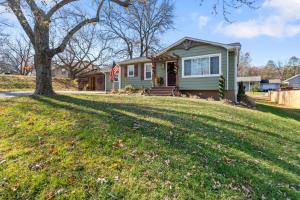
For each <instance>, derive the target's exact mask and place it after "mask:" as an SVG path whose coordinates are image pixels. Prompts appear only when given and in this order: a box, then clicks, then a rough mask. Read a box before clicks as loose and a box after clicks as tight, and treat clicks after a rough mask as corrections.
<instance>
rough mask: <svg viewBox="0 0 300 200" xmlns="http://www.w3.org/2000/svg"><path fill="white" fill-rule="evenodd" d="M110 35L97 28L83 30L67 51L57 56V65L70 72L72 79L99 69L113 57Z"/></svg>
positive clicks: (69, 44)
mask: <svg viewBox="0 0 300 200" xmlns="http://www.w3.org/2000/svg"><path fill="white" fill-rule="evenodd" d="M111 41H112V38H110V36H109V35H107V34H104V33H102V32H101V30H98V29H97V27H96V26H90V27H85V28H83V29H81V30H80V31H79V32H78V33H77V34H76V35H74V37H73V38H72V39H71V40H70V41H69V43H68V45H67V47H66V50H65V51H64V52H63V53H60V54H57V57H55V59H54V60H55V64H56V65H59V66H61V67H63V68H64V69H66V70H67V71H69V72H70V78H72V79H75V78H76V76H78V75H79V74H81V73H83V72H89V71H92V70H94V69H97V68H98V66H100V65H103V64H104V63H105V62H107V61H109V60H110V59H111V57H112V55H113V49H112V48H111V46H112V45H111Z"/></svg>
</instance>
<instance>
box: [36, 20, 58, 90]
mask: <svg viewBox="0 0 300 200" xmlns="http://www.w3.org/2000/svg"><path fill="white" fill-rule="evenodd" d="M51 61H52V55H50V52H49V28H48V27H45V26H36V27H35V55H34V66H35V70H36V87H35V92H34V94H35V95H54V94H55V92H54V91H53V88H52V74H51Z"/></svg>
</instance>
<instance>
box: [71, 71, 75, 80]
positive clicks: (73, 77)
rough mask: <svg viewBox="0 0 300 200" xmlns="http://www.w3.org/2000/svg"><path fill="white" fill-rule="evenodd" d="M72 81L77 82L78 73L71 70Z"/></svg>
mask: <svg viewBox="0 0 300 200" xmlns="http://www.w3.org/2000/svg"><path fill="white" fill-rule="evenodd" d="M70 79H71V80H75V79H76V72H74V71H72V70H70Z"/></svg>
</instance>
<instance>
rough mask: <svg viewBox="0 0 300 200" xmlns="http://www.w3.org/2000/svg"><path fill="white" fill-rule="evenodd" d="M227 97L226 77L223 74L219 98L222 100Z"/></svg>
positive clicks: (220, 79)
mask: <svg viewBox="0 0 300 200" xmlns="http://www.w3.org/2000/svg"><path fill="white" fill-rule="evenodd" d="M224 97H225V79H224V76H223V75H221V76H220V78H219V98H220V100H222V99H224Z"/></svg>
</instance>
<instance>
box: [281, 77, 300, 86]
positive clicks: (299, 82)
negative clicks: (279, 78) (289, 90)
mask: <svg viewBox="0 0 300 200" xmlns="http://www.w3.org/2000/svg"><path fill="white" fill-rule="evenodd" d="M283 83H285V84H287V85H288V86H289V87H293V88H300V74H298V75H296V76H293V77H291V78H289V79H287V80H285V81H284V82H283Z"/></svg>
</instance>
